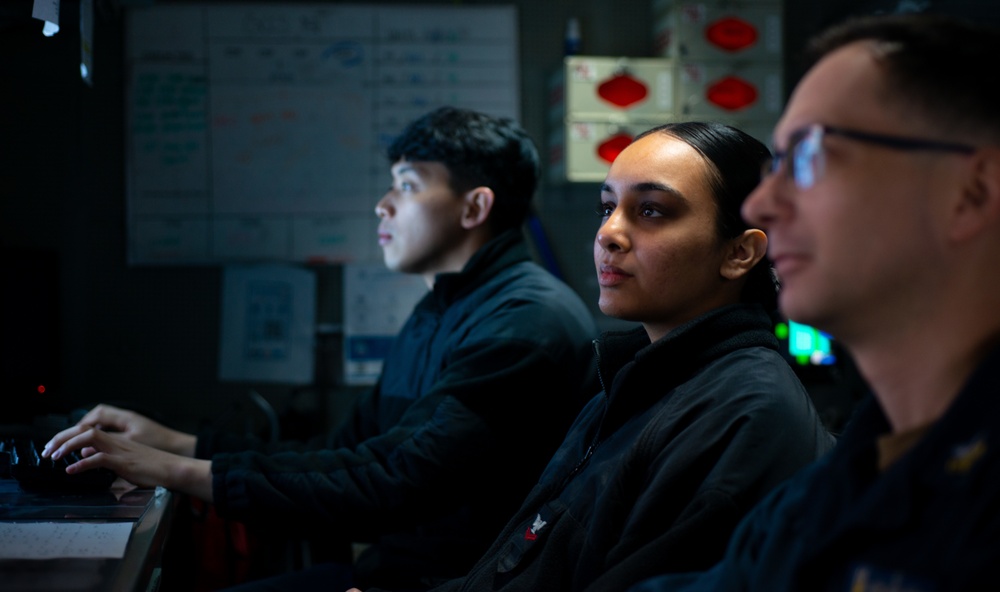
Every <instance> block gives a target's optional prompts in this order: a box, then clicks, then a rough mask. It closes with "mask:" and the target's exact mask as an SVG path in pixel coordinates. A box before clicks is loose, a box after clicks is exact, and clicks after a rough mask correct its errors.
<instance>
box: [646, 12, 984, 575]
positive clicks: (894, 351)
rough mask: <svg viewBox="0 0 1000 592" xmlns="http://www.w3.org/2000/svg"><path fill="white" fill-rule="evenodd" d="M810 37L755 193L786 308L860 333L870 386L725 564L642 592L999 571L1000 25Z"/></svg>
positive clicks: (836, 331) (877, 23)
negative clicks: (812, 57) (823, 452)
mask: <svg viewBox="0 0 1000 592" xmlns="http://www.w3.org/2000/svg"><path fill="white" fill-rule="evenodd" d="M812 47H813V50H814V51H815V52H816V56H817V57H816V61H815V62H814V65H813V66H812V68H811V69H810V70H809V71H808V72H807V73H806V75H805V77H804V78H803V79H802V81H801V82H800V83H799V85H798V87H797V88H796V90H795V92H794V93H793V95H792V97H791V99H790V101H789V103H788V105H787V107H786V109H785V113H784V115H783V116H782V118H781V120H780V121H779V122H778V125H777V127H776V129H775V133H774V141H775V144H776V146H777V147H778V150H777V152H776V156H775V158H774V159H773V160H772V161H771V162H770V163H769V164H768V165H767V166H766V167H765V169H764V179H763V181H762V182H761V185H760V186H759V187H758V189H757V190H756V192H755V193H754V194H753V195H751V196H750V198H749V199H748V200H747V202H746V204H745V205H744V210H743V211H744V215H745V216H746V218H747V219H748V221H749V222H750V223H753V224H757V225H760V226H761V227H762V228H765V229H766V231H767V233H768V236H769V238H770V243H769V245H768V247H769V253H770V255H771V257H772V258H773V259H774V263H775V268H776V270H777V272H778V274H779V276H780V277H781V282H782V289H781V296H780V305H781V308H782V310H783V312H784V313H785V314H787V315H788V316H789V317H790V318H792V319H794V320H797V321H800V322H803V323H807V324H810V325H814V326H816V327H819V328H821V329H824V330H826V331H829V332H830V333H831V334H832V335H833V336H834V337H835V338H837V339H838V340H839V341H840V342H841V343H842V344H844V345H845V346H846V347H847V349H848V350H849V351H850V353H851V354H852V357H853V359H854V360H855V362H856V363H857V366H858V368H859V370H860V372H861V373H862V375H863V376H864V378H865V379H866V380H867V382H868V383H869V385H870V387H871V389H872V396H871V397H869V398H868V400H866V401H864V402H863V403H862V404H861V406H860V408H859V409H858V411H857V413H856V415H855V416H854V418H853V419H852V420H851V421H850V423H849V424H848V426H847V429H846V430H845V432H844V433H843V435H842V436H841V438H840V440H839V442H838V444H837V447H836V448H835V449H834V450H833V451H832V452H831V453H830V454H828V455H827V456H826V457H825V458H823V459H822V460H820V461H819V462H817V463H815V464H814V465H812V466H810V467H809V468H808V469H806V470H805V471H803V472H802V473H800V474H799V475H797V476H796V477H794V478H793V479H792V480H790V481H789V482H787V483H786V484H785V485H784V486H783V487H781V488H780V489H779V490H777V491H776V492H775V493H774V494H773V495H771V496H770V497H769V498H767V499H766V500H765V501H764V502H762V503H761V504H759V505H758V506H757V507H756V508H755V509H754V511H753V512H751V513H750V514H749V515H748V517H747V518H746V519H744V520H743V522H742V524H741V525H740V527H739V529H737V531H736V533H735V535H734V537H733V540H732V541H731V542H730V546H729V549H728V551H727V554H726V557H725V558H724V559H723V560H722V562H721V563H719V564H718V565H716V566H715V567H714V568H712V569H711V570H709V571H707V572H704V573H701V574H688V575H673V576H669V575H664V576H659V577H657V578H656V579H653V580H650V581H647V582H645V583H643V584H641V585H639V586H637V587H635V588H634V590H635V592H640V591H641V592H666V591H680V590H683V591H693V590H713V591H719V590H734V591H735V590H740V591H761V592H763V591H766V592H775V591H786V590H787V591H790V590H796V591H799V590H828V591H833V590H843V591H851V592H865V591H875V590H900V591H903V590H906V591H908V592H929V591H932V590H934V591H940V590H948V591H950V592H952V591H958V590H985V589H992V588H994V587H995V586H996V584H995V580H996V575H995V572H996V566H997V564H998V562H1000V514H998V513H997V508H998V507H1000V479H998V478H997V475H998V474H1000V397H998V394H1000V274H998V273H997V271H996V267H997V260H998V259H1000V109H997V105H996V97H997V96H998V95H1000V78H998V77H997V76H996V75H995V74H994V73H993V72H991V71H990V70H989V68H988V66H987V64H989V63H992V60H993V59H994V58H995V57H996V56H997V55H1000V30H997V29H996V28H993V27H987V26H983V25H981V24H973V23H969V22H964V21H961V20H957V19H954V18H946V17H941V16H932V15H929V14H922V15H921V14H911V15H905V16H904V15H896V16H881V17H867V18H863V19H858V20H853V21H850V22H847V23H845V24H842V25H840V26H837V27H835V28H833V29H831V30H829V31H827V32H826V33H824V34H822V35H820V36H819V37H818V38H817V39H816V40H815V42H814V44H813V46H812ZM991 582H994V583H991Z"/></svg>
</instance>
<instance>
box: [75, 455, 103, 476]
mask: <svg viewBox="0 0 1000 592" xmlns="http://www.w3.org/2000/svg"><path fill="white" fill-rule="evenodd" d="M106 458H107V457H106V455H104V454H101V453H95V454H93V455H91V456H88V457H86V458H84V459H81V460H78V461H76V462H75V463H73V464H71V465H69V466H67V467H66V472H67V473H69V474H70V475H72V474H74V473H80V472H83V471H89V470H90V469H99V468H101V467H104V466H107V465H106V463H105V462H104V461H105V459H106Z"/></svg>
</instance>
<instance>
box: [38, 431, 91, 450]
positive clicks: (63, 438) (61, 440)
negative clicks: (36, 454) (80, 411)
mask: <svg viewBox="0 0 1000 592" xmlns="http://www.w3.org/2000/svg"><path fill="white" fill-rule="evenodd" d="M92 429H93V428H91V427H90V426H85V425H75V426H73V427H69V428H66V429H65V430H63V431H61V432H59V433H58V434H56V435H55V436H52V439H51V440H49V441H48V442H46V443H45V446H44V447H43V448H42V457H43V458H48V457H49V456H51V455H52V452H53V451H54V450H56V449H59V448H62V447H63V446H64V445H65V444H66V442H67V441H70V440H72V439H73V438H75V437H77V436H79V435H80V434H82V433H84V432H87V431H89V430H92ZM69 450H76V449H75V448H70V449H69ZM64 453H65V451H63V454H64ZM61 455H62V454H60V456H61ZM53 458H59V457H58V456H53Z"/></svg>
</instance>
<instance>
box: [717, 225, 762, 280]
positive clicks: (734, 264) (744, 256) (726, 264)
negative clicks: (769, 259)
mask: <svg viewBox="0 0 1000 592" xmlns="http://www.w3.org/2000/svg"><path fill="white" fill-rule="evenodd" d="M766 253H767V235H766V234H764V231H763V230H759V229H757V228H748V229H746V230H744V231H743V234H741V235H739V236H737V237H735V238H732V239H730V240H729V243H728V246H727V252H726V258H725V259H724V260H723V261H722V269H720V270H719V273H721V274H722V277H724V278H726V279H727V280H735V279H738V278H740V277H742V276H744V275H746V274H747V273H748V272H749V271H750V270H751V269H753V266H754V265H757V262H758V261H760V260H761V259H763V258H764V255H765V254H766Z"/></svg>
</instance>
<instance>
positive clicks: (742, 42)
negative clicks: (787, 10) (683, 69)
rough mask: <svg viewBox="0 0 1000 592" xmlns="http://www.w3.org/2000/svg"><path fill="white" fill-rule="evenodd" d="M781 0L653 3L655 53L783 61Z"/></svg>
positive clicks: (686, 57)
mask: <svg viewBox="0 0 1000 592" xmlns="http://www.w3.org/2000/svg"><path fill="white" fill-rule="evenodd" d="M783 22H784V14H783V10H782V4H781V3H780V2H773V1H771V2H746V1H744V2H740V1H731V2H722V1H716V2H674V3H669V4H666V5H661V6H660V7H659V8H654V18H653V40H654V47H653V55H658V56H663V57H667V58H677V59H694V60H719V59H723V60H725V59H731V58H740V59H750V60H757V61H772V62H780V61H781V60H782V56H783V31H782V29H783Z"/></svg>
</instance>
